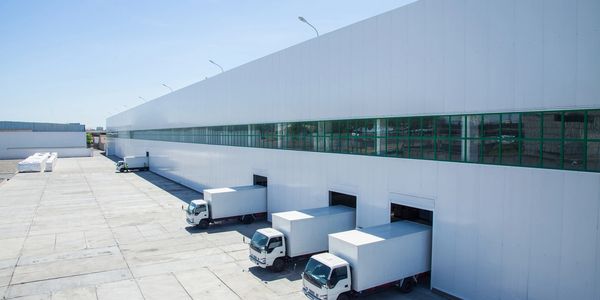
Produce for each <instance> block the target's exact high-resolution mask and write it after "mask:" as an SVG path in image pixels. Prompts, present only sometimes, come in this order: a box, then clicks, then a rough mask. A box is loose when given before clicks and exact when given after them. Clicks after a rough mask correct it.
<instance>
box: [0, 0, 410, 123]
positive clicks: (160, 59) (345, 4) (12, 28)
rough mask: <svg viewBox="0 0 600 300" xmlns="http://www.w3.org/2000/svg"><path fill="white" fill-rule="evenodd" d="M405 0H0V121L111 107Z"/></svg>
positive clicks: (94, 112) (88, 114)
mask: <svg viewBox="0 0 600 300" xmlns="http://www.w3.org/2000/svg"><path fill="white" fill-rule="evenodd" d="M407 2H412V1H409V0H377V1H373V0H289V1H285V0H229V1H227V0H220V1H218V0H195V1H192V0H178V1H166V0H164V1H149V0H148V1H141V0H127V1H123V0H71V1H66V0H52V1H45V0H38V1H32V0H1V1H0V120H6V121H39V122H57V123H68V122H79V123H84V124H86V127H88V128H95V127H96V126H105V123H106V118H107V117H108V116H110V115H113V114H116V113H118V112H121V111H124V110H126V109H127V108H132V107H134V106H136V105H139V104H141V103H142V101H143V100H141V99H140V98H138V97H143V98H145V99H146V100H151V99H154V98H157V97H160V96H162V95H164V94H166V93H167V92H169V90H168V89H167V88H166V87H164V86H162V84H163V83H165V84H167V85H168V86H170V87H172V88H173V89H180V88H182V87H185V86H187V85H190V84H192V83H194V82H197V81H199V80H201V79H204V78H205V77H211V76H214V75H215V74H217V73H218V72H220V71H219V69H218V68H217V67H215V66H214V65H212V64H210V63H209V62H208V60H209V59H212V60H214V61H215V62H217V63H219V64H220V65H222V66H223V67H224V68H225V69H226V70H227V69H232V68H234V67H236V66H239V65H242V64H244V63H247V62H249V61H252V60H254V59H257V58H259V57H262V56H265V55H267V54H270V53H273V52H276V51H278V50H281V49H284V48H287V47H289V46H291V45H294V44H297V43H300V42H302V41H304V40H306V39H310V38H313V37H314V36H315V33H314V31H313V30H312V29H311V28H310V27H308V26H307V25H306V24H304V23H301V22H300V21H298V16H303V17H305V18H306V19H307V20H308V21H309V22H311V23H312V24H313V25H315V27H317V29H318V30H319V32H320V33H321V34H324V33H327V32H330V31H332V30H335V29H338V28H341V27H344V26H346V25H349V24H352V23H355V22H357V21H360V20H363V19H366V18H368V17H371V16H374V15H377V14H380V13H382V12H385V11H388V10H391V9H394V8H396V7H398V6H401V5H403V4H405V3H407Z"/></svg>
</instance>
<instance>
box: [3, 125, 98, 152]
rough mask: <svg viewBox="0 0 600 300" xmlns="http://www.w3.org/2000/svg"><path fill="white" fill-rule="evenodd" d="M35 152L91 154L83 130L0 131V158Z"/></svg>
mask: <svg viewBox="0 0 600 300" xmlns="http://www.w3.org/2000/svg"><path fill="white" fill-rule="evenodd" d="M36 152H57V153H58V156H59V157H75V156H90V155H91V150H90V149H88V148H87V145H86V139H85V132H83V131H82V132H67V131H65V132H31V131H14V132H11V131H7V132H1V131H0V159H18V158H26V157H27V156H30V155H32V154H34V153H36Z"/></svg>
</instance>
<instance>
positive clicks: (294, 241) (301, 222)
mask: <svg viewBox="0 0 600 300" xmlns="http://www.w3.org/2000/svg"><path fill="white" fill-rule="evenodd" d="M272 220H273V228H274V229H277V230H279V231H280V232H282V233H283V234H284V235H285V238H286V240H287V243H286V245H287V253H286V254H287V256H289V257H296V256H300V255H306V254H311V253H317V252H323V251H327V248H328V238H327V236H328V234H330V233H336V232H341V231H346V230H351V229H354V228H355V227H356V210H355V209H354V208H351V207H347V206H343V205H336V206H327V207H321V208H313V209H305V210H294V211H286V212H281V213H274V214H273V215H272Z"/></svg>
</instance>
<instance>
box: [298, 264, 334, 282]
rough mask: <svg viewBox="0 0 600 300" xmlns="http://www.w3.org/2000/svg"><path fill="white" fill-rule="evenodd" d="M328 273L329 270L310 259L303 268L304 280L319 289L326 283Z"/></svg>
mask: <svg viewBox="0 0 600 300" xmlns="http://www.w3.org/2000/svg"><path fill="white" fill-rule="evenodd" d="M330 272H331V268H329V267H328V266H326V265H324V264H322V263H321V262H319V261H318V260H316V259H313V258H311V259H309V260H308V263H307V264H306V268H304V279H306V280H308V281H309V282H310V283H312V284H314V285H316V286H318V287H319V288H320V287H322V286H323V285H325V284H326V283H327V278H328V277H329V273H330Z"/></svg>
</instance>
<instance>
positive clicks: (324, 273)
mask: <svg viewBox="0 0 600 300" xmlns="http://www.w3.org/2000/svg"><path fill="white" fill-rule="evenodd" d="M351 282H352V274H351V272H350V264H349V263H348V262H347V261H345V260H344V259H341V258H339V257H337V256H335V255H333V254H331V253H321V254H317V255H313V256H312V257H311V258H310V259H309V260H308V263H306V267H305V268H304V273H302V286H303V288H302V291H303V292H304V295H306V297H308V298H309V299H348V297H349V296H348V294H349V293H348V292H350V291H351V289H352V286H351Z"/></svg>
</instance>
